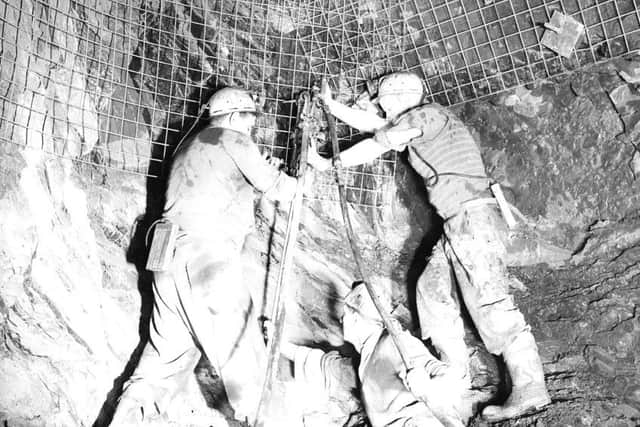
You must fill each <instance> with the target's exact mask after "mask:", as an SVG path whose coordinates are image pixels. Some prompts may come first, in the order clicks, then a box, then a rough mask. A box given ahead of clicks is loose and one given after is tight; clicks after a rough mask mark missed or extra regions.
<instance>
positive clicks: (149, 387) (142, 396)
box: [112, 273, 200, 426]
mask: <svg viewBox="0 0 640 427" xmlns="http://www.w3.org/2000/svg"><path fill="white" fill-rule="evenodd" d="M181 286H183V285H181V284H179V283H176V281H175V280H174V276H173V275H172V274H171V273H156V274H155V277H154V306H153V312H152V316H151V321H150V325H149V341H148V342H147V344H146V345H145V347H144V350H143V352H142V355H141V357H140V360H139V362H138V366H137V367H136V369H135V371H134V373H133V375H132V376H131V377H130V378H129V380H128V381H127V382H126V384H125V386H124V389H123V393H122V395H121V397H120V399H119V401H118V406H117V408H116V411H115V413H114V417H113V421H112V425H114V426H115V425H131V424H133V425H135V424H137V423H139V422H142V421H144V420H148V419H152V418H154V417H157V416H159V415H161V414H163V413H164V412H165V411H166V409H167V406H168V405H169V403H170V401H171V399H172V398H173V396H174V395H175V394H176V393H177V392H178V391H180V390H181V389H182V388H183V387H184V385H185V384H186V381H187V379H188V375H190V374H192V372H193V369H194V368H195V365H196V364H197V362H198V360H199V359H200V352H199V351H198V349H197V348H196V346H195V344H194V341H193V338H192V336H191V334H190V332H189V326H188V325H187V324H186V323H185V321H184V319H185V316H184V313H183V312H182V310H181V304H180V299H181V298H180V292H179V291H178V289H179V288H180V287H181Z"/></svg>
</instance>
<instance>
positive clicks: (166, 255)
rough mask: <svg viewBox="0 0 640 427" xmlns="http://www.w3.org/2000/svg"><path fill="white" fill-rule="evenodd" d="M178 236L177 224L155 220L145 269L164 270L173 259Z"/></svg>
mask: <svg viewBox="0 0 640 427" xmlns="http://www.w3.org/2000/svg"><path fill="white" fill-rule="evenodd" d="M177 236H178V226H177V225H175V224H172V223H171V222H169V221H162V222H157V223H156V224H155V226H154V229H153V240H152V242H151V247H150V248H149V257H148V258H147V266H146V269H147V270H149V271H166V270H168V269H169V266H170V265H171V261H172V260H173V252H174V249H175V246H176V238H177Z"/></svg>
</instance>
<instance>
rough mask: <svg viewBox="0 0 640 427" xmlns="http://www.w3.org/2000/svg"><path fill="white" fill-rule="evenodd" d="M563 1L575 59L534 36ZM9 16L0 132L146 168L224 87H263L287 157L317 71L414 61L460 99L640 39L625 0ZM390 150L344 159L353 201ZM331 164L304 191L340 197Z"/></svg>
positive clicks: (136, 5)
mask: <svg viewBox="0 0 640 427" xmlns="http://www.w3.org/2000/svg"><path fill="white" fill-rule="evenodd" d="M554 10H559V11H562V12H563V13H565V14H567V15H570V16H572V17H574V18H575V19H576V20H578V21H579V22H581V23H583V24H584V25H585V30H586V31H585V35H584V36H583V37H582V38H581V39H580V41H579V42H578V45H577V46H576V49H575V51H574V52H573V53H572V54H571V56H570V57H568V58H562V57H560V56H558V55H557V54H555V53H554V52H552V51H550V50H549V49H547V48H545V47H543V46H542V45H541V43H540V40H541V38H542V34H543V33H544V31H545V29H544V27H543V24H544V23H545V22H547V21H549V19H550V16H551V15H552V13H553V11H554ZM0 25H1V32H2V65H1V74H0V100H1V101H2V108H3V118H4V120H3V123H2V133H1V138H2V140H3V141H7V142H13V143H17V144H21V145H26V146H29V147H34V148H36V149H39V150H43V151H46V152H48V153H52V154H55V155H59V156H63V157H69V158H74V159H76V160H78V161H82V162H88V163H91V164H96V165H102V166H106V167H110V168H116V169H120V170H124V171H128V172H132V173H139V174H144V175H147V176H150V177H155V176H158V174H159V173H160V170H161V166H162V165H163V164H164V163H165V162H164V160H165V159H166V158H167V157H168V156H169V155H170V154H171V151H172V147H173V146H174V145H175V143H176V142H177V140H178V139H179V138H180V137H181V136H182V135H183V134H184V132H185V130H186V129H188V128H189V127H190V126H191V125H192V124H193V123H194V121H195V120H196V119H197V114H198V111H199V108H200V106H201V105H202V104H203V103H204V102H206V100H207V99H208V97H209V96H210V94H211V93H212V92H213V91H214V90H215V89H216V88H217V87H221V86H225V85H238V86H244V87H247V88H250V89H252V90H254V91H256V92H257V93H259V94H261V95H262V96H263V98H264V111H265V114H264V115H263V116H262V117H261V118H260V120H259V123H258V124H259V129H258V131H257V135H256V137H257V140H258V142H259V144H260V145H261V146H262V147H263V149H264V150H265V151H269V152H270V153H272V155H275V156H278V157H280V158H283V159H285V160H286V159H287V157H288V155H289V152H290V148H291V142H290V139H289V135H290V134H292V130H293V128H294V126H295V123H294V122H295V116H296V107H295V102H294V100H295V98H296V95H297V94H298V93H299V92H300V91H301V90H304V89H308V88H309V87H310V86H311V85H312V83H313V82H315V81H318V80H319V79H320V78H321V77H323V76H324V77H328V78H330V81H331V83H332V85H333V87H334V88H336V90H337V95H338V97H339V98H340V99H341V100H343V101H345V102H349V101H351V100H353V99H354V97H355V96H356V95H358V94H359V93H361V92H362V91H363V90H364V89H365V82H366V81H367V80H369V79H374V78H376V77H378V76H380V75H382V74H384V73H387V72H389V71H391V70H400V69H411V70H414V71H417V72H418V73H419V74H420V75H421V77H423V79H424V81H425V83H426V86H427V88H428V90H429V96H430V98H431V100H432V101H436V102H439V103H441V104H444V105H455V104H459V103H463V102H467V101H470V100H475V99H479V98H482V97H484V96H488V95H492V94H495V93H498V92H500V91H503V90H505V89H507V88H511V87H514V86H517V85H522V84H526V83H530V82H533V81H535V80H537V79H541V78H547V77H551V76H555V75H558V74H561V73H565V72H567V71H571V70H575V69H579V68H581V67H584V66H586V65H589V64H593V63H597V62H601V61H604V60H607V59H610V58H613V57H618V56H621V55H624V54H627V53H630V52H634V51H638V50H639V49H640V12H639V8H638V6H637V4H636V2H635V1H632V0H626V1H625V0H621V1H620V0H618V1H614V0H610V1H607V0H598V1H596V0H580V1H578V0H563V1H542V0H503V1H488V0H459V1H451V0H449V1H445V0H400V1H381V0H359V1H357V0H315V1H307V2H300V1H289V0H279V1H264V0H263V1H260V0H257V1H250V0H235V1H230V0H224V1H223V0H217V1H214V0H209V1H204V0H194V1H175V0H156V1H144V2H141V1H137V2H125V1H109V2H102V1H98V0H86V1H76V2H74V1H69V0H50V1H27V0H4V1H3V3H2V4H1V5H0ZM340 137H341V141H342V142H343V143H345V144H346V143H348V142H349V141H352V140H354V139H357V138H358V135H356V134H354V133H353V131H352V130H350V129H348V128H346V127H341V128H340ZM394 164H395V158H394V157H393V155H387V156H386V157H383V158H382V159H380V160H379V161H377V162H376V163H375V164H373V165H369V166H366V167H361V168H355V169H352V170H350V171H349V172H348V173H347V183H348V193H349V199H350V200H351V201H352V202H354V203H356V204H360V205H366V206H379V205H380V204H382V203H384V200H385V199H384V197H383V196H384V194H382V193H381V191H384V188H385V183H386V182H390V181H391V180H392V179H393V174H394ZM328 176H329V175H327V176H326V177H325V179H321V180H320V182H319V183H318V185H317V186H316V188H315V190H314V191H315V193H314V194H313V195H310V196H311V197H319V198H324V197H328V198H333V197H334V194H335V189H334V188H333V183H332V182H331V180H330V179H329V178H328Z"/></svg>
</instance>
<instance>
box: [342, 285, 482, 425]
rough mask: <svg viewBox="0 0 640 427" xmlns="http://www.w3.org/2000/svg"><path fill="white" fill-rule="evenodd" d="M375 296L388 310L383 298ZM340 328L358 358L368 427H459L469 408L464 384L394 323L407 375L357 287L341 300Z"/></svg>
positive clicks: (360, 287)
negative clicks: (341, 315)
mask: <svg viewBox="0 0 640 427" xmlns="http://www.w3.org/2000/svg"><path fill="white" fill-rule="evenodd" d="M377 291H381V289H377ZM378 296H379V297H380V296H382V298H381V300H383V301H386V302H387V304H386V306H387V307H388V308H390V306H391V304H390V303H389V298H384V296H385V295H384V292H382V295H380V292H379V295H378ZM383 305H384V303H383ZM392 321H394V322H397V320H396V319H392ZM342 327H343V331H344V338H345V340H346V341H348V342H350V343H351V344H352V345H353V346H354V347H355V349H356V351H358V353H359V354H360V363H359V366H358V377H359V379H360V384H361V396H362V401H363V403H364V407H365V410H366V412H367V416H368V418H369V421H370V422H371V425H372V426H373V427H386V426H388V427H396V426H397V427H401V426H402V427H414V426H415V427H419V426H433V427H437V426H446V427H453V426H455V427H462V426H463V425H465V423H466V421H467V420H468V419H469V417H470V415H471V405H470V403H469V400H468V399H467V395H466V393H467V391H468V384H467V382H466V381H465V380H464V378H463V377H462V376H461V375H460V372H459V371H458V370H456V369H452V367H451V366H449V365H448V364H447V363H443V362H441V361H439V360H438V359H436V358H435V357H434V356H433V355H432V354H431V353H430V352H429V350H428V349H427V347H426V346H425V345H424V343H422V341H420V340H419V339H418V338H416V337H414V336H413V335H411V334H410V333H409V332H408V331H407V330H405V329H403V328H402V327H401V326H400V325H399V323H398V324H397V327H396V329H397V330H399V331H400V334H399V336H397V337H396V339H398V340H400V341H401V342H402V347H403V350H404V351H405V352H406V354H404V356H405V358H406V360H407V362H408V363H409V365H410V366H411V369H409V370H408V371H407V370H406V368H405V366H404V365H403V361H402V359H401V357H400V354H399V353H398V349H397V348H396V347H395V344H394V340H393V339H392V338H391V336H390V335H389V333H388V332H387V331H386V330H385V328H384V325H383V322H382V318H381V316H380V314H379V313H378V311H377V309H376V307H375V305H374V304H373V301H372V299H371V296H370V295H369V293H368V292H367V289H366V287H365V285H364V284H363V283H359V284H357V285H356V286H355V287H354V289H353V290H352V291H351V292H350V293H349V294H348V295H347V297H346V298H345V304H344V315H343V318H342Z"/></svg>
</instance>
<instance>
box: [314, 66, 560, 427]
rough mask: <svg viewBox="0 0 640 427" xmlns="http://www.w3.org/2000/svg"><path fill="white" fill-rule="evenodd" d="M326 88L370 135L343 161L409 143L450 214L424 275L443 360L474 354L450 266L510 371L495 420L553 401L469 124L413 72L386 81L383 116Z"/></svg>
mask: <svg viewBox="0 0 640 427" xmlns="http://www.w3.org/2000/svg"><path fill="white" fill-rule="evenodd" d="M322 96H323V100H324V102H325V104H326V105H327V107H328V109H329V111H330V112H331V113H332V114H333V115H335V116H336V117H338V118H339V119H341V120H343V121H344V122H346V123H347V124H348V125H350V126H352V127H355V128H357V129H358V130H360V131H362V132H369V133H372V134H373V137H371V138H369V139H365V140H363V141H362V142H360V143H358V144H356V145H354V146H353V147H351V148H349V149H347V150H345V151H344V152H343V153H342V154H341V159H342V164H343V166H346V167H348V166H355V165H358V164H362V163H365V162H368V161H371V160H373V159H375V158H376V157H378V156H380V155H381V154H383V153H385V152H387V151H389V150H395V151H403V150H405V149H407V151H408V157H409V163H410V164H411V165H412V167H413V168H414V169H415V170H416V172H418V173H419V174H420V175H421V176H422V177H423V178H424V180H425V185H426V187H427V188H428V189H429V196H430V201H431V204H432V205H433V206H434V207H435V208H436V209H437V211H438V213H439V214H440V216H442V218H443V219H444V220H445V222H444V234H443V236H442V237H441V239H440V241H439V242H438V243H437V245H436V246H435V248H434V251H433V255H432V256H431V259H430V260H429V263H428V265H427V268H426V269H425V271H424V272H423V274H422V276H421V277H420V279H419V281H418V289H417V292H416V293H417V308H418V315H419V320H420V327H421V332H422V336H423V338H424V339H427V338H431V340H432V342H433V344H434V346H435V347H436V349H437V350H438V351H439V352H440V354H441V356H442V358H443V360H444V361H446V362H447V363H448V364H449V365H451V366H452V367H455V368H457V369H458V370H460V371H461V372H462V373H463V375H464V374H466V373H467V371H468V365H469V360H468V357H469V355H468V351H467V348H466V346H465V343H464V340H463V336H464V329H463V325H462V319H461V317H460V310H459V308H458V307H457V305H456V303H455V301H454V299H453V296H452V294H453V293H452V291H453V289H452V286H453V282H452V279H451V278H452V275H451V274H450V271H452V272H453V273H454V275H455V281H456V282H457V283H458V284H459V288H460V293H461V295H462V298H463V300H464V303H465V304H466V306H467V308H468V310H469V313H470V315H471V318H472V319H473V322H474V324H475V326H476V328H477V329H478V332H479V333H480V336H481V338H482V340H483V342H484V344H485V345H486V347H487V349H488V350H489V351H490V352H492V353H494V354H497V355H502V357H503V358H504V361H505V363H506V366H507V369H508V371H509V374H510V376H511V379H512V384H513V387H512V390H511V394H510V396H509V398H508V399H507V401H506V402H505V403H504V405H502V406H488V407H487V408H485V409H484V411H483V416H484V417H485V418H486V419H488V420H491V421H496V420H500V419H507V418H512V417H516V416H519V415H522V414H523V413H525V412H527V411H529V410H531V409H539V408H541V407H543V406H545V405H547V404H548V403H549V402H550V399H549V395H548V393H547V390H546V386H545V382H544V373H543V370H542V363H541V361H540V357H539V355H538V348H537V346H536V342H535V340H534V337H533V335H532V334H531V331H530V327H529V325H527V323H526V322H525V319H524V317H523V316H522V313H521V312H520V311H519V310H518V308H517V307H516V306H515V305H514V301H513V298H512V296H511V295H510V294H509V286H510V283H511V281H512V280H514V279H513V278H511V277H509V275H508V273H507V269H506V265H505V257H506V249H505V246H504V244H503V242H502V239H501V236H500V234H499V232H498V229H499V225H500V223H499V221H501V220H502V218H501V217H500V216H499V213H498V212H497V210H496V208H495V206H493V205H490V204H488V203H486V200H487V198H490V197H491V193H490V192H489V179H488V178H487V175H486V173H485V169H484V164H483V162H482V158H481V156H480V150H479V148H478V145H477V144H476V141H475V140H474V139H473V137H472V135H471V133H470V132H469V130H468V129H467V128H466V126H465V125H464V124H463V123H462V122H461V121H460V119H458V118H457V117H456V116H455V115H454V114H453V113H451V112H450V111H449V110H447V109H446V108H443V107H442V106H440V105H437V104H422V100H423V96H424V89H423V85H422V80H421V79H420V78H419V77H418V76H416V75H415V74H412V73H407V72H399V73H393V74H390V75H388V76H386V77H384V78H383V79H382V80H381V82H380V84H379V90H378V98H377V102H378V104H379V106H380V107H381V109H382V110H383V111H384V113H385V114H386V116H385V117H384V118H383V117H381V116H379V115H377V114H376V113H375V112H373V111H371V110H362V109H356V108H351V107H348V106H345V105H343V104H341V103H339V102H337V101H335V100H333V99H331V94H330V93H329V90H328V88H327V87H324V88H323V91H322ZM467 375H468V374H467ZM414 387H415V386H412V387H411V388H414Z"/></svg>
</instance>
